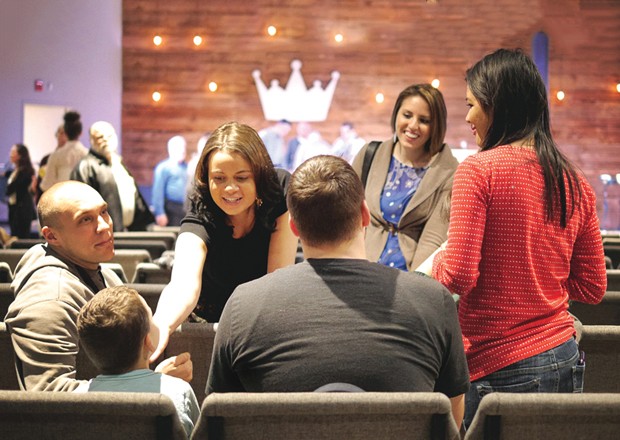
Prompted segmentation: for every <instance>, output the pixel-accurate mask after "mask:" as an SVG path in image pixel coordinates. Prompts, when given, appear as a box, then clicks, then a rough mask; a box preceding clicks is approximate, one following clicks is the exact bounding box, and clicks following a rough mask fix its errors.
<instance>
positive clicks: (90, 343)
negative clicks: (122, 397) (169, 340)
mask: <svg viewBox="0 0 620 440" xmlns="http://www.w3.org/2000/svg"><path fill="white" fill-rule="evenodd" d="M152 316H153V315H152V312H151V310H150V309H149V307H148V305H147V304H146V301H144V298H142V297H141V296H140V294H139V293H138V292H136V291H135V290H134V289H130V288H129V287H126V286H116V287H108V288H107V289H103V290H101V291H100V292H99V293H97V294H96V295H95V296H94V298H93V299H91V300H90V301H89V302H88V303H86V305H85V306H84V307H83V308H82V310H81V311H80V314H79V316H78V321H77V328H78V333H79V336H80V344H81V346H82V348H83V349H84V350H85V351H86V354H87V355H88V357H89V358H90V359H91V360H92V361H93V363H94V364H95V366H96V367H97V368H99V369H100V370H101V372H102V373H104V374H122V373H126V372H128V371H131V370H133V369H136V368H140V367H136V366H137V365H138V362H139V361H140V360H146V359H148V356H149V354H150V351H151V350H152V347H153V346H154V345H155V344H157V341H154V340H152V337H151V336H150V335H149V333H150V331H151V328H152V325H151V321H152ZM147 336H148V338H147ZM145 344H146V345H145ZM145 365H148V361H145Z"/></svg>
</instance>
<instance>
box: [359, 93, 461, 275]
mask: <svg viewBox="0 0 620 440" xmlns="http://www.w3.org/2000/svg"><path fill="white" fill-rule="evenodd" d="M446 120H447V111H446V104H445V102H444V99H443V95H442V94H441V92H440V91H439V90H438V89H436V88H434V87H433V86H431V85H430V84H414V85H411V86H409V87H407V88H406V89H404V90H403V91H402V92H400V94H399V95H398V98H397V99H396V103H395V104H394V109H393V110H392V118H391V121H390V126H391V127H392V130H393V131H394V137H393V138H392V139H388V140H386V141H384V142H382V143H381V145H379V148H378V149H377V151H376V154H375V155H374V157H373V158H372V163H371V164H370V170H369V174H368V180H367V182H366V201H367V202H368V207H369V208H370V213H371V215H372V219H371V223H370V226H369V227H368V229H367V230H366V252H367V254H368V259H369V260H370V261H378V262H379V263H381V264H385V265H387V266H390V267H396V268H398V269H401V270H413V269H415V268H416V267H418V266H419V265H420V264H421V263H422V262H423V261H424V260H426V258H428V257H429V256H430V255H431V254H432V253H433V252H434V251H435V250H436V249H437V248H438V247H439V246H440V245H441V244H442V243H443V242H444V241H445V240H446V238H447V232H448V214H447V212H446V207H447V199H448V197H449V195H450V191H451V190H452V180H453V177H454V172H455V170H456V167H457V165H458V161H457V160H456V159H455V158H454V156H453V155H452V151H451V150H450V147H449V146H448V145H447V144H445V143H444V136H445V134H446V124H447V122H446ZM367 149H368V145H366V146H365V147H363V148H362V149H361V150H360V152H359V153H358V155H357V156H356V157H355V159H354V161H353V168H354V169H355V171H357V173H358V174H359V175H360V176H361V174H362V173H361V172H362V168H363V164H364V158H365V155H366V150H367Z"/></svg>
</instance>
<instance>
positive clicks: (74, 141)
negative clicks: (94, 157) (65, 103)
mask: <svg viewBox="0 0 620 440" xmlns="http://www.w3.org/2000/svg"><path fill="white" fill-rule="evenodd" d="M64 120H65V123H64V125H63V130H64V132H65V135H66V136H67V141H66V142H65V143H64V145H63V146H62V147H60V148H58V149H57V150H56V151H54V152H53V153H52V154H51V155H50V157H49V159H48V161H47V165H46V168H45V176H43V179H42V180H41V189H42V190H43V191H46V190H47V189H48V188H50V187H51V186H52V185H53V184H55V183H58V182H63V181H65V180H69V176H70V175H71V171H73V168H75V166H76V165H77V163H78V162H79V161H80V160H82V159H83V158H84V157H86V155H87V154H88V148H86V147H85V146H84V145H83V144H82V143H81V142H80V140H79V138H80V135H81V134H82V121H81V117H80V114H79V113H78V112H74V111H71V112H67V113H65V116H64Z"/></svg>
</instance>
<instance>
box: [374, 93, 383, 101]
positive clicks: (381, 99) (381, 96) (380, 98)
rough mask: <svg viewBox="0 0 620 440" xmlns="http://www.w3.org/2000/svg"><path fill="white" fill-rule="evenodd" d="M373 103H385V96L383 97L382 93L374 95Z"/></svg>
mask: <svg viewBox="0 0 620 440" xmlns="http://www.w3.org/2000/svg"><path fill="white" fill-rule="evenodd" d="M375 101H377V104H383V101H385V96H384V95H383V93H381V92H379V93H377V94H376V95H375Z"/></svg>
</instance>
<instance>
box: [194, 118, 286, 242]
mask: <svg viewBox="0 0 620 440" xmlns="http://www.w3.org/2000/svg"><path fill="white" fill-rule="evenodd" d="M216 151H226V152H230V153H236V154H238V155H240V156H241V157H243V158H244V159H245V160H246V161H247V162H248V163H249V164H250V166H251V167H252V173H253V174H254V182H255V184H256V195H257V197H258V198H260V199H261V200H262V206H260V207H259V206H257V208H256V222H257V223H261V224H262V225H263V226H265V227H266V228H267V229H268V230H270V231H272V230H274V226H275V225H274V224H273V223H272V224H270V221H269V217H270V216H269V214H270V213H271V211H273V209H274V208H275V205H276V204H277V203H278V202H280V201H281V200H283V199H284V192H283V191H282V188H281V186H280V184H279V182H278V176H277V174H276V170H275V168H274V166H273V163H272V162H271V158H270V157H269V153H268V152H267V149H266V148H265V144H264V143H263V141H262V140H261V138H260V136H259V135H258V133H257V132H256V130H254V129H253V128H252V127H250V126H249V125H245V124H239V123H237V122H228V123H226V124H224V125H221V126H220V127H218V128H217V129H216V130H215V131H214V132H213V134H211V136H210V137H209V139H208V140H207V143H206V145H205V147H204V149H203V150H202V153H201V155H200V160H199V161H198V165H197V166H196V174H195V176H194V192H193V194H192V196H191V201H192V203H193V205H194V206H195V210H196V211H197V212H198V213H199V214H202V215H204V216H206V217H207V219H209V220H210V221H212V222H217V223H219V224H221V223H223V222H224V221H225V219H226V213H225V212H224V211H222V210H221V209H220V208H219V207H218V206H217V204H216V203H215V202H214V201H213V198H212V197H211V191H210V190H209V157H211V154H213V153H214V152H216Z"/></svg>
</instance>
